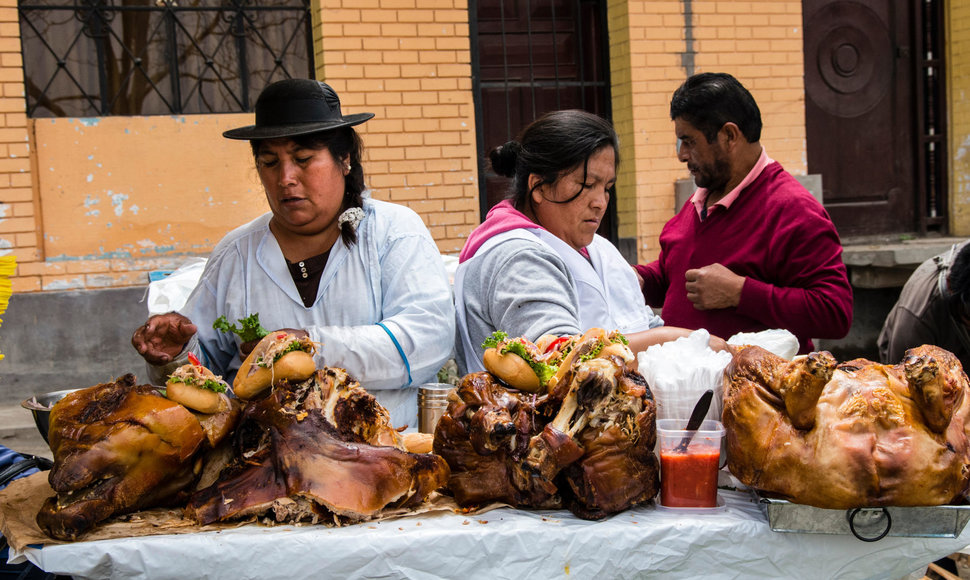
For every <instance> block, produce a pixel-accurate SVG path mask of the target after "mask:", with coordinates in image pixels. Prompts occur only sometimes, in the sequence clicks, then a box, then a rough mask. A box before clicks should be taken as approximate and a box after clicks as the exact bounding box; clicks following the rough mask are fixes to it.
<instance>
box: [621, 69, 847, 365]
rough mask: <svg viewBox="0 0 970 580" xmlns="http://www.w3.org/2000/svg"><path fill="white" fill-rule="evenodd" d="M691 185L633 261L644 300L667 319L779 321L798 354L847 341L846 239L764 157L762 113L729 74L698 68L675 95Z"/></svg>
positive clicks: (722, 329) (730, 324) (715, 326)
mask: <svg viewBox="0 0 970 580" xmlns="http://www.w3.org/2000/svg"><path fill="white" fill-rule="evenodd" d="M670 118H671V119H673V121H674V130H675V131H676V134H677V139H678V141H679V145H678V151H677V158H678V159H680V160H681V161H682V162H684V163H686V164H687V169H689V170H690V173H691V175H692V176H693V178H694V183H696V184H697V187H698V189H697V191H696V192H695V193H694V195H693V196H692V197H691V198H690V200H688V202H687V203H686V204H685V205H684V207H683V208H681V210H680V213H678V214H677V215H675V216H674V217H673V218H672V219H671V220H670V221H668V222H667V224H666V225H664V228H663V231H662V232H661V234H660V257H659V258H658V259H657V261H655V262H652V263H650V264H645V265H637V266H636V269H637V272H638V273H639V274H640V276H641V277H642V278H643V295H644V297H645V298H646V301H647V304H649V305H651V306H654V307H659V306H662V307H663V318H664V321H665V323H666V324H669V325H672V326H680V327H684V328H695V329H696V328H706V329H707V330H708V331H710V333H711V334H714V335H716V336H721V337H724V338H725V339H726V338H728V337H730V336H731V335H733V334H735V333H738V332H755V331H759V330H764V329H768V328H786V329H788V330H790V331H791V332H792V333H793V334H795V336H797V337H798V341H799V352H801V353H805V352H809V351H811V350H812V339H813V338H842V337H843V336H845V335H846V334H847V333H848V332H849V326H850V325H851V324H852V287H851V286H850V285H849V280H848V276H847V273H846V268H845V264H844V263H843V262H842V244H841V242H840V241H839V234H838V232H836V230H835V225H834V224H833V223H832V220H831V219H830V218H829V216H828V213H826V211H825V209H823V208H822V205H821V204H820V203H819V202H818V201H817V200H816V199H815V198H814V197H813V196H812V194H811V193H809V192H808V191H807V190H806V189H805V188H804V187H802V186H801V184H799V183H798V181H796V180H795V178H793V177H792V176H791V175H790V174H789V173H788V172H786V171H785V170H784V169H783V168H782V167H781V165H780V164H779V163H778V162H776V161H773V160H771V159H770V158H768V155H767V154H766V153H765V151H764V148H763V147H762V146H761V143H760V142H759V140H760V139H761V112H760V111H759V109H758V105H757V103H755V101H754V98H753V97H752V96H751V94H750V93H749V92H748V91H747V89H745V88H744V87H743V86H742V85H741V83H739V82H738V81H737V80H736V79H735V78H734V77H732V76H731V75H728V74H723V73H701V74H698V75H694V76H692V77H690V78H689V79H687V81H685V82H684V84H683V85H681V86H680V88H678V89H677V90H676V91H675V92H674V95H673V98H672V99H671V102H670Z"/></svg>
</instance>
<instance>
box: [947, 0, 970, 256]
mask: <svg viewBox="0 0 970 580" xmlns="http://www.w3.org/2000/svg"><path fill="white" fill-rule="evenodd" d="M947 39H948V42H947V54H946V59H947V72H948V74H947V77H946V78H947V82H948V93H949V99H948V102H947V108H948V110H949V119H950V126H949V130H950V139H949V158H950V231H951V233H952V234H953V235H955V236H961V237H970V3H967V2H947Z"/></svg>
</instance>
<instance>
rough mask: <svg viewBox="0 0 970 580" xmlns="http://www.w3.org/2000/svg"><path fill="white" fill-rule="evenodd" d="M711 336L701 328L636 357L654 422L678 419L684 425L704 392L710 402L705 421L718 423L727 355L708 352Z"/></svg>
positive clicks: (658, 345)
mask: <svg viewBox="0 0 970 580" xmlns="http://www.w3.org/2000/svg"><path fill="white" fill-rule="evenodd" d="M710 338H711V335H710V333H708V332H707V331H706V330H704V329H700V330H695V331H694V332H692V333H690V335H689V336H686V337H683V338H678V339H677V340H673V341H670V342H665V343H663V344H655V345H653V346H651V347H649V348H647V350H645V351H643V352H641V353H640V354H638V355H637V363H638V365H639V370H640V374H642V375H643V377H644V378H645V379H647V383H649V384H650V390H651V391H652V392H653V398H654V401H656V403H657V418H658V419H682V420H683V421H684V423H685V424H686V423H687V419H689V418H690V412H691V411H692V410H693V409H694V405H695V404H696V403H697V400H698V399H700V397H701V395H702V394H703V393H704V391H706V390H707V389H712V390H713V391H714V400H713V401H712V402H711V408H710V410H709V411H708V412H707V416H706V418H707V419H714V420H715V421H720V420H721V408H722V407H723V402H722V398H723V394H724V387H723V385H722V380H721V379H722V376H723V374H724V367H726V366H727V364H728V363H729V362H731V353H729V352H725V351H720V352H715V351H713V350H711V347H710V346H709V345H708V341H709V340H710Z"/></svg>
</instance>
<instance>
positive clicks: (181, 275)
mask: <svg viewBox="0 0 970 580" xmlns="http://www.w3.org/2000/svg"><path fill="white" fill-rule="evenodd" d="M205 263H206V259H205V258H189V259H187V260H186V261H185V263H184V264H182V265H181V266H179V267H178V268H177V269H176V270H175V271H173V272H172V273H171V274H169V275H168V276H166V277H164V278H162V279H161V280H155V281H154V282H151V283H149V284H148V315H149V316H152V315H154V314H164V313H166V312H172V311H173V310H178V309H179V308H181V307H182V306H183V305H184V304H185V301H186V299H188V297H189V294H191V293H192V290H193V289H194V288H195V286H196V284H198V283H199V278H200V277H201V276H202V270H203V268H205Z"/></svg>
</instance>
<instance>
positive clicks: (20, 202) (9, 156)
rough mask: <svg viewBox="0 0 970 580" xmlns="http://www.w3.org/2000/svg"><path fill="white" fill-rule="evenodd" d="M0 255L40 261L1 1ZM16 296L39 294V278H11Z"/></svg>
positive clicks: (11, 36)
mask: <svg viewBox="0 0 970 580" xmlns="http://www.w3.org/2000/svg"><path fill="white" fill-rule="evenodd" d="M0 88H2V92H0V252H4V253H7V252H9V253H12V254H15V255H16V256H17V260H18V262H19V263H26V264H28V266H27V268H28V271H29V269H30V265H29V264H30V262H32V261H36V260H38V259H39V257H40V250H39V247H40V223H39V216H38V208H37V204H36V201H35V199H34V192H33V189H32V180H31V176H32V167H31V161H30V149H29V147H30V146H29V143H30V139H29V133H28V130H27V114H26V103H25V101H24V73H23V62H22V60H21V55H20V27H19V24H18V22H17V2H16V1H15V0H2V1H0ZM11 282H12V285H13V291H14V292H31V291H35V290H40V288H41V285H40V275H39V273H36V272H31V273H29V274H24V269H23V267H21V268H18V276H17V277H14V278H12V279H11Z"/></svg>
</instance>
